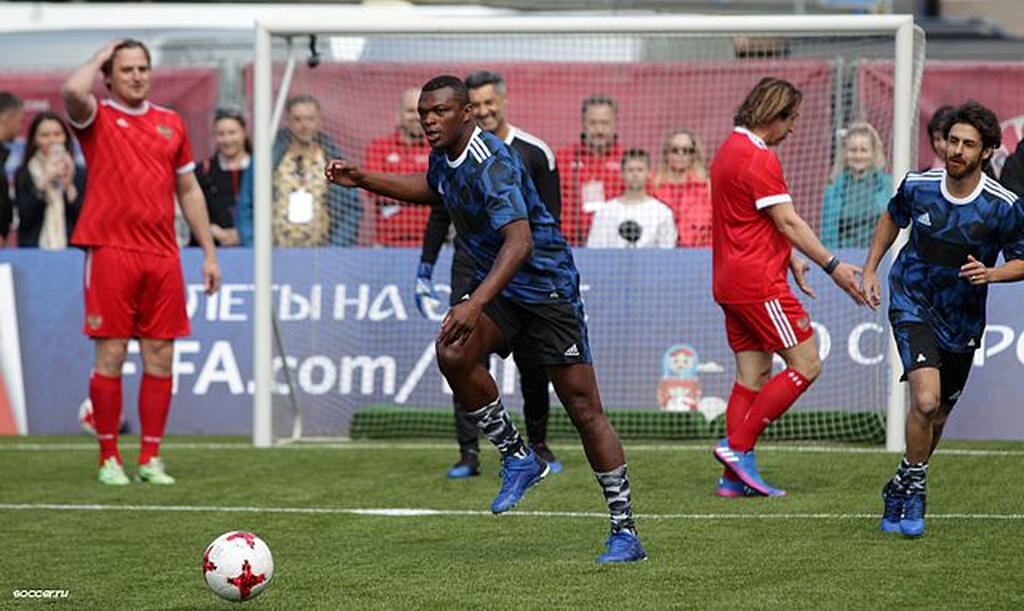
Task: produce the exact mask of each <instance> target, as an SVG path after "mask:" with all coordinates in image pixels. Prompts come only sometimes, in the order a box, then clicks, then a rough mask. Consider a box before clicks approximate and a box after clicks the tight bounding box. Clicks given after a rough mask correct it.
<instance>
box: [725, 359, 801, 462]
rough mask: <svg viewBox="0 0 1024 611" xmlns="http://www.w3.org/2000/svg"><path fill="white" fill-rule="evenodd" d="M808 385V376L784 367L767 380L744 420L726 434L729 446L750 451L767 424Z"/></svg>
mask: <svg viewBox="0 0 1024 611" xmlns="http://www.w3.org/2000/svg"><path fill="white" fill-rule="evenodd" d="M810 385H811V383H810V381H808V380H807V378H805V377H804V376H802V375H801V374H800V373H798V372H797V371H795V370H793V369H786V370H784V371H782V372H781V373H779V374H778V375H776V376H775V377H774V378H772V379H771V380H769V381H768V383H767V384H765V385H764V388H762V389H761V391H760V392H759V393H757V398H756V399H754V402H753V404H752V405H751V406H750V413H749V414H748V415H747V419H746V420H744V421H743V422H742V423H741V424H740V425H739V427H738V428H737V429H736V430H735V431H734V432H733V433H732V434H730V435H729V447H731V448H732V449H733V450H737V451H739V452H747V451H750V450H752V449H753V448H754V444H755V443H757V438H758V437H760V436H761V433H762V432H764V429H765V428H766V427H767V426H768V424H769V423H771V422H773V421H774V420H776V419H778V418H779V416H781V415H782V414H784V413H786V410H787V409H789V408H790V406H792V405H793V403H795V402H796V400H797V399H798V398H799V397H800V395H802V394H804V391H806V390H807V388H808V387H809V386H810Z"/></svg>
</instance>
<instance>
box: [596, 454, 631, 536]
mask: <svg viewBox="0 0 1024 611" xmlns="http://www.w3.org/2000/svg"><path fill="white" fill-rule="evenodd" d="M594 477H596V478H597V483H599V484H601V490H602V492H604V498H605V500H606V501H607V502H608V511H609V513H610V514H611V518H612V532H613V533H616V532H619V531H622V530H625V531H628V532H630V533H632V534H634V535H635V534H636V523H635V522H634V520H633V503H632V500H631V499H630V494H629V474H628V473H627V472H626V465H622V466H621V467H619V468H618V469H614V470H612V471H609V472H607V473H597V472H595V473H594Z"/></svg>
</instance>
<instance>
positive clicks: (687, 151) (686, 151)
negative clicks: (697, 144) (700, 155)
mask: <svg viewBox="0 0 1024 611" xmlns="http://www.w3.org/2000/svg"><path fill="white" fill-rule="evenodd" d="M668 150H669V152H670V153H675V154H676V155H692V154H694V153H696V152H697V149H695V148H693V147H692V146H673V147H672V148H670V149H668Z"/></svg>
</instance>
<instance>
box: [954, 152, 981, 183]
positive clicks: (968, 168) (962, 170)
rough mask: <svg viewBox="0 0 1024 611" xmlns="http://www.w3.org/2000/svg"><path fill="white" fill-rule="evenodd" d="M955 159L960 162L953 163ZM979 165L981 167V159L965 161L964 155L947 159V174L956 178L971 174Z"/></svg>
mask: <svg viewBox="0 0 1024 611" xmlns="http://www.w3.org/2000/svg"><path fill="white" fill-rule="evenodd" d="M954 161H956V162H958V164H956V163H953V162H954ZM979 167H981V159H975V160H974V161H971V162H968V161H965V160H964V159H963V158H962V157H961V158H955V159H953V158H947V159H946V174H948V175H949V177H950V178H954V179H956V180H959V179H961V178H963V177H965V176H970V175H971V174H973V173H974V172H975V171H976V170H977V169H978V168H979Z"/></svg>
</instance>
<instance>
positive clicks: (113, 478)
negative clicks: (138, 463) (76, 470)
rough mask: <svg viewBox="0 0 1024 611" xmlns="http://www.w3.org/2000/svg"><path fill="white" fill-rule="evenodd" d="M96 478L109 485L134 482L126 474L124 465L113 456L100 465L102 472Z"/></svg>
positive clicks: (125, 484) (122, 484) (124, 484)
mask: <svg viewBox="0 0 1024 611" xmlns="http://www.w3.org/2000/svg"><path fill="white" fill-rule="evenodd" d="M96 479H97V480H98V481H99V482H100V483H101V484H106V485H108V486H127V485H128V484H130V483H132V481H131V480H130V479H128V476H127V475H125V474H124V467H122V466H121V463H119V462H117V459H116V458H114V457H113V456H111V457H110V458H108V459H106V460H105V461H103V464H102V465H100V472H99V474H97V475H96Z"/></svg>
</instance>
